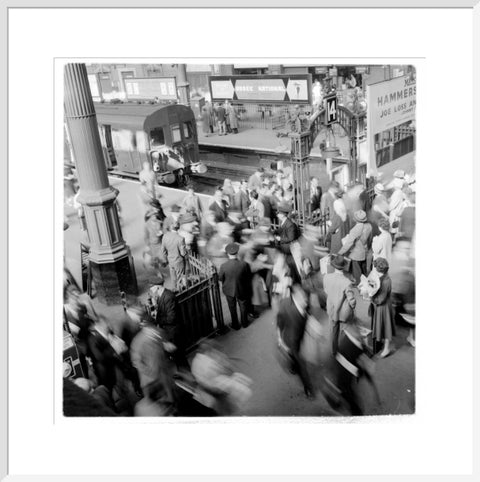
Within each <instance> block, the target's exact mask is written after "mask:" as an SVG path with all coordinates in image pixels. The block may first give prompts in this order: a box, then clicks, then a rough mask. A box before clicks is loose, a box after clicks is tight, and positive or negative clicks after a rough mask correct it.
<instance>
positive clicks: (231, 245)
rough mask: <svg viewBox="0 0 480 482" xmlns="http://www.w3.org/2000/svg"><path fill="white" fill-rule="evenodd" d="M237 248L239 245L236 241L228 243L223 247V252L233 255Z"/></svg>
mask: <svg viewBox="0 0 480 482" xmlns="http://www.w3.org/2000/svg"><path fill="white" fill-rule="evenodd" d="M239 248H240V246H239V245H238V243H229V244H227V246H226V247H225V252H226V253H227V254H230V255H231V256H234V255H235V254H237V253H238V249H239Z"/></svg>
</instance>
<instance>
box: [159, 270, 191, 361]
mask: <svg viewBox="0 0 480 482" xmlns="http://www.w3.org/2000/svg"><path fill="white" fill-rule="evenodd" d="M164 284H165V280H164V278H163V276H162V275H161V273H159V274H158V276H157V277H155V278H154V279H153V280H152V285H153V286H152V288H150V293H151V295H152V302H153V305H154V306H155V308H156V317H155V323H156V324H157V325H158V327H159V328H161V329H162V331H163V334H164V338H165V342H166V343H165V350H166V351H167V352H169V353H171V354H172V358H173V359H174V361H175V363H176V364H177V366H179V367H180V366H186V367H188V366H189V364H188V361H187V358H186V355H185V349H186V346H185V345H186V343H185V336H184V333H183V329H182V325H181V322H180V320H179V319H178V316H177V299H176V296H175V293H173V292H172V291H170V290H169V289H167V288H165V286H164Z"/></svg>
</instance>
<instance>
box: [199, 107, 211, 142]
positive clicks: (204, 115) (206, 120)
mask: <svg viewBox="0 0 480 482" xmlns="http://www.w3.org/2000/svg"><path fill="white" fill-rule="evenodd" d="M200 120H201V121H202V132H203V134H204V135H205V137H208V136H209V135H210V114H209V112H208V109H207V108H206V107H202V112H201V114H200Z"/></svg>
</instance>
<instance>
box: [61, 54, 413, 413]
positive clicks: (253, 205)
mask: <svg viewBox="0 0 480 482" xmlns="http://www.w3.org/2000/svg"><path fill="white" fill-rule="evenodd" d="M415 75H416V72H415V67H414V66H412V65H301V64H298V65H297V64H295V65H293V64H285V65H267V64H265V65H264V64H257V65H251V64H246V63H243V64H242V63H240V64H236V63H233V64H228V65H227V64H222V65H218V64H208V65H200V64H141V63H132V64H118V63H113V62H112V63H103V64H83V63H75V64H73V63H68V64H66V65H65V71H64V91H65V94H64V96H65V97H64V113H65V123H64V132H63V134H64V156H63V157H64V159H63V165H64V200H63V201H64V203H63V209H64V226H63V228H64V246H63V248H64V258H63V259H64V300H63V302H64V310H63V313H64V317H63V330H64V360H63V371H64V400H63V402H64V414H65V415H67V416H111V417H113V416H177V417H216V416H322V417H339V416H340V417H342V416H343V417H345V416H360V415H398V414H412V413H415V192H416V182H415V153H416V149H415V146H416V127H415V125H416V124H415V103H416V87H415Z"/></svg>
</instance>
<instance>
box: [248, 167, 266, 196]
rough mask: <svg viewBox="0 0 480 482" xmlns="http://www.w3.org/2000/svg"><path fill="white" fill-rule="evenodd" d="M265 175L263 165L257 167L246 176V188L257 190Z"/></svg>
mask: <svg viewBox="0 0 480 482" xmlns="http://www.w3.org/2000/svg"><path fill="white" fill-rule="evenodd" d="M264 175H265V169H264V168H263V167H257V169H256V170H255V172H254V173H253V174H252V175H251V176H250V177H249V178H248V190H249V191H250V192H251V191H258V190H259V189H260V188H261V187H262V182H263V177H264Z"/></svg>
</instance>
